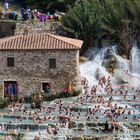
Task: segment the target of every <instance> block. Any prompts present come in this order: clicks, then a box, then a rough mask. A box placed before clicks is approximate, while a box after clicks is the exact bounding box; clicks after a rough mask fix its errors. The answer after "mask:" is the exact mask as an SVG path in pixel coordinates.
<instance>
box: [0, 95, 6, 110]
mask: <svg viewBox="0 0 140 140" xmlns="http://www.w3.org/2000/svg"><path fill="white" fill-rule="evenodd" d="M7 106H8V100H7V99H6V98H4V99H2V98H0V109H3V108H5V107H7Z"/></svg>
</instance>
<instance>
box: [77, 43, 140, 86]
mask: <svg viewBox="0 0 140 140" xmlns="http://www.w3.org/2000/svg"><path fill="white" fill-rule="evenodd" d="M116 47H117V46H108V47H103V48H102V49H101V50H99V49H90V50H89V51H88V53H87V56H88V58H89V61H88V62H86V63H84V64H81V66H80V71H81V76H82V77H84V78H86V79H88V81H89V86H90V88H91V87H92V86H93V85H95V84H97V82H98V78H97V77H98V76H99V78H100V77H102V76H106V77H107V76H109V75H110V73H108V72H107V70H106V68H105V67H104V66H103V65H102V63H103V61H104V58H105V55H107V49H108V48H110V49H111V53H112V54H113V55H114V57H115V58H116V60H117V66H116V69H115V70H117V74H116V76H120V77H124V79H127V80H128V82H129V83H130V85H131V86H134V87H138V86H139V84H138V83H140V49H138V48H137V46H136V44H135V45H134V46H133V48H132V51H131V60H127V59H126V58H123V57H121V56H119V55H118V54H117V52H116ZM124 71H128V73H127V74H126V73H124ZM112 78H114V79H115V78H116V77H115V74H114V77H112Z"/></svg>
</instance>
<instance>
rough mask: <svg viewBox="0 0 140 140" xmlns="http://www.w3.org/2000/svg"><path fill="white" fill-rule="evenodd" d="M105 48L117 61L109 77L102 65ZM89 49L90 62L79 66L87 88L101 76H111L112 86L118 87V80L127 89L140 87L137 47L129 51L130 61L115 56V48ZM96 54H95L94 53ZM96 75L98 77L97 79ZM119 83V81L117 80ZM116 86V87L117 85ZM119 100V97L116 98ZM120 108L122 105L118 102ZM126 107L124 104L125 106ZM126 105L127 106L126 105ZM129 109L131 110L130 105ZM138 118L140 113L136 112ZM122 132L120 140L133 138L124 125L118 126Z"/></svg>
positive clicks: (139, 64)
mask: <svg viewBox="0 0 140 140" xmlns="http://www.w3.org/2000/svg"><path fill="white" fill-rule="evenodd" d="M107 48H110V49H111V53H112V55H113V56H114V58H115V59H116V60H117V64H116V67H115V70H114V71H115V72H114V73H113V74H112V75H111V74H109V73H108V72H107V70H106V68H105V67H104V66H103V65H102V64H103V61H104V58H105V57H106V55H107ZM95 50H96V49H93V50H92V49H91V50H90V51H88V54H87V56H88V57H89V58H90V60H89V61H88V62H86V63H84V64H82V65H81V67H80V70H81V75H82V77H84V78H86V79H87V80H88V81H89V88H90V89H91V87H92V86H93V85H96V84H97V83H98V77H102V76H105V77H107V76H111V79H112V81H113V86H116V87H118V85H119V84H118V82H116V81H117V80H118V79H119V78H120V79H121V81H122V80H124V81H126V83H127V84H126V85H127V87H133V88H139V85H140V49H138V47H137V45H136V44H134V46H133V48H132V51H131V59H130V60H127V59H125V58H123V57H121V56H119V55H118V54H117V51H116V46H111V47H104V48H102V49H101V50H98V51H97V50H96V51H95ZM95 52H96V53H95ZM97 75H98V77H97ZM119 81H120V80H119ZM116 83H117V84H118V85H117V84H116ZM118 98H119V97H118ZM119 104H120V106H123V105H124V104H123V103H122V105H121V102H119ZM125 105H126V104H125ZM127 105H128V104H127ZM130 107H131V108H133V107H132V106H131V105H130ZM138 116H140V113H139V111H138ZM120 126H121V127H122V129H123V131H124V134H123V135H121V136H119V138H120V139H122V140H133V137H132V136H131V135H129V133H130V132H132V131H131V130H129V129H128V128H127V127H126V126H125V125H123V124H122V125H120Z"/></svg>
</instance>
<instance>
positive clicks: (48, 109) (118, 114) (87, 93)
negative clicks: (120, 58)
mask: <svg viewBox="0 0 140 140" xmlns="http://www.w3.org/2000/svg"><path fill="white" fill-rule="evenodd" d="M82 84H83V89H84V90H83V91H84V93H83V94H82V95H80V96H78V97H76V98H75V99H74V100H72V101H68V102H66V101H64V100H62V99H56V100H55V101H52V102H51V101H50V102H47V106H46V104H44V103H43V102H42V104H41V106H40V107H39V109H36V108H31V106H27V105H26V104H24V102H25V100H24V99H25V98H24V97H21V98H20V100H18V101H17V102H16V103H13V102H11V104H10V105H9V107H8V109H9V114H12V115H17V114H19V113H20V114H21V115H22V116H23V117H17V119H16V121H17V122H22V121H24V120H25V118H26V117H30V118H31V120H32V122H33V124H35V125H37V126H39V125H41V124H48V127H47V130H46V134H50V135H55V134H57V133H58V132H57V131H58V130H59V129H61V128H66V127H67V128H70V124H71V122H80V121H81V122H83V121H86V122H94V123H96V124H97V125H98V124H100V123H101V124H104V129H103V130H102V131H103V132H118V131H119V128H120V123H123V122H140V112H138V111H139V108H140V106H136V105H135V106H133V107H132V106H131V105H130V103H131V102H135V103H137V101H138V102H139V99H140V90H139V89H134V88H132V89H131V91H132V92H131V93H130V90H128V89H127V88H126V86H120V87H117V88H116V87H115V86H114V85H113V83H112V80H111V77H110V76H108V77H102V78H100V79H99V81H98V84H97V85H93V86H92V88H91V89H90V85H89V82H88V80H87V79H83V81H82ZM115 97H119V99H116V98H115ZM125 102H126V103H125ZM127 103H128V104H127ZM85 105H87V106H88V105H89V106H88V107H86V108H85V109H83V108H82V107H84V106H85ZM91 105H92V107H91ZM51 122H53V123H54V126H53V127H52V126H51V125H49V123H51ZM2 129H3V128H2ZM27 130H28V131H30V129H29V128H28V129H26V130H25V131H27ZM16 132H17V131H16ZM36 137H37V136H36Z"/></svg>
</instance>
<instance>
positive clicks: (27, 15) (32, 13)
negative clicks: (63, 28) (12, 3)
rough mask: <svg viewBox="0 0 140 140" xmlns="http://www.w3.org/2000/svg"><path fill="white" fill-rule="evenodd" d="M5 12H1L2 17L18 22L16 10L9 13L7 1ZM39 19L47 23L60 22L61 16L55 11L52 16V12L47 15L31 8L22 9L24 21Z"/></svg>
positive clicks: (6, 2)
mask: <svg viewBox="0 0 140 140" xmlns="http://www.w3.org/2000/svg"><path fill="white" fill-rule="evenodd" d="M4 10H5V11H4V12H2V10H1V14H2V15H1V17H5V18H6V19H12V20H17V17H18V14H17V12H16V10H13V11H12V12H11V11H9V3H8V1H7V0H5V2H4ZM35 18H37V19H38V20H39V21H41V22H45V21H47V20H56V21H60V20H61V16H60V15H58V14H57V11H55V12H54V13H53V14H50V12H47V14H45V13H42V12H39V11H38V10H37V9H33V10H31V9H30V7H29V6H27V7H26V8H23V7H22V8H21V19H22V20H23V21H26V20H29V19H32V20H34V19H35Z"/></svg>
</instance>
